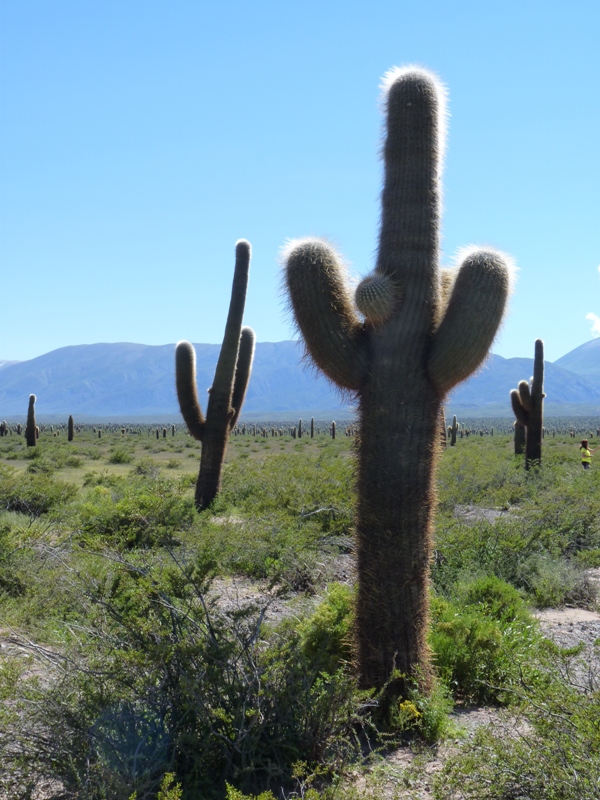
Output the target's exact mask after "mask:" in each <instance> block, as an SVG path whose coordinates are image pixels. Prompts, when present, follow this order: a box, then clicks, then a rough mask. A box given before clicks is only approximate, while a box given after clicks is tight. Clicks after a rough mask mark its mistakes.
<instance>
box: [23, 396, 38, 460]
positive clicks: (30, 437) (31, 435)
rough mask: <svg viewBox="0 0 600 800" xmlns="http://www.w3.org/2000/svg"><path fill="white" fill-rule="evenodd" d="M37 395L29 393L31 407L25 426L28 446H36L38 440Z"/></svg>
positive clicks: (28, 410)
mask: <svg viewBox="0 0 600 800" xmlns="http://www.w3.org/2000/svg"><path fill="white" fill-rule="evenodd" d="M35 399H36V398H35V395H34V394H30V395H29V408H28V409H27V425H26V426H25V442H26V443H27V447H35V444H36V440H37V437H38V435H37V425H36V424H35Z"/></svg>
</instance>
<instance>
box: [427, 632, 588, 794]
mask: <svg viewBox="0 0 600 800" xmlns="http://www.w3.org/2000/svg"><path fill="white" fill-rule="evenodd" d="M577 662H579V663H577ZM541 669H542V674H541V676H540V678H538V680H535V681H527V679H524V680H522V681H521V682H520V684H519V686H518V688H517V689H515V692H516V701H517V703H518V707H519V709H520V710H519V711H518V712H517V710H516V705H515V706H513V709H511V715H512V719H511V720H508V721H506V722H505V723H504V724H498V725H495V726H493V727H491V728H480V729H479V730H478V731H477V732H476V734H475V737H474V739H473V740H472V741H471V742H468V743H467V744H466V745H465V746H464V747H463V748H462V749H461V751H460V752H459V753H458V755H457V756H455V757H453V758H451V759H450V760H449V762H448V763H447V764H446V766H445V768H444V770H443V771H442V773H441V774H440V775H439V777H438V778H437V779H436V781H435V789H434V796H435V798H436V800H446V799H447V798H448V797H460V798H463V800H501V799H502V798H526V800H583V798H585V799H586V800H593V799H594V798H596V800H597V799H598V798H600V784H599V782H598V775H600V684H599V683H598V676H597V675H596V676H594V675H593V674H591V673H590V670H589V664H588V663H587V660H581V658H580V656H578V655H577V654H575V653H572V652H569V651H561V650H560V649H559V648H557V647H549V648H548V653H547V655H546V656H545V657H544V658H543V659H542V663H541ZM575 674H579V675H582V676H587V679H586V678H579V679H578V680H575V681H574V680H573V676H574V675H575ZM515 715H517V716H516V719H515Z"/></svg>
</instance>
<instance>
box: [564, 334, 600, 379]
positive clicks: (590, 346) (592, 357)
mask: <svg viewBox="0 0 600 800" xmlns="http://www.w3.org/2000/svg"><path fill="white" fill-rule="evenodd" d="M554 363H555V364H556V366H558V367H562V368H563V369H568V370H570V371H571V372H574V373H575V374H576V375H581V376H583V377H585V378H587V379H588V380H594V381H600V339H592V340H591V341H590V342H586V343H585V344H582V345H580V346H579V347H576V348H575V350H571V352H570V353H567V354H566V355H565V356H562V357H561V358H559V359H558V360H557V361H555V362H554Z"/></svg>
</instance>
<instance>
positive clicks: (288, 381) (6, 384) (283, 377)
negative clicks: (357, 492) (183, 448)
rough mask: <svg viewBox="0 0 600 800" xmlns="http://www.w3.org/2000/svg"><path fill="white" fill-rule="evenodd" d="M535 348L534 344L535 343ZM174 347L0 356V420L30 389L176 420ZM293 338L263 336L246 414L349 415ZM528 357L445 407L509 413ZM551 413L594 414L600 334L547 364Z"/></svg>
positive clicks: (211, 351) (98, 413)
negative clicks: (266, 338) (28, 357)
mask: <svg viewBox="0 0 600 800" xmlns="http://www.w3.org/2000/svg"><path fill="white" fill-rule="evenodd" d="M194 346H195V348H196V355H197V362H196V368H197V376H198V387H199V393H200V399H201V402H202V403H203V404H204V406H205V405H206V390H207V389H208V388H209V387H210V385H211V384H212V379H213V375H214V370H215V366H216V362H217V358H218V355H219V349H220V345H216V344H196V345H194ZM532 349H533V348H532ZM174 353H175V345H174V344H168V345H144V344H132V343H118V344H92V345H73V346H70V347H62V348H60V349H58V350H53V351H52V352H50V353H46V354H45V355H42V356H38V357H37V358H33V359H31V360H29V361H20V362H8V361H0V419H5V418H9V417H15V416H18V417H24V416H25V414H26V410H27V400H28V398H29V395H30V394H32V393H33V394H35V395H36V396H37V398H38V399H37V404H36V409H37V413H38V416H39V417H40V418H42V417H43V416H44V415H46V416H51V415H68V414H73V415H79V416H87V417H92V418H99V417H120V418H122V419H123V420H126V419H133V418H135V417H156V418H160V417H178V416H179V408H178V404H177V398H176V395H175V374H174V371H175V367H174ZM302 354H303V349H302V344H301V343H300V342H297V341H285V342H261V343H259V344H257V346H256V355H255V360H254V366H253V369H252V376H251V378H250V384H249V387H248V394H247V396H246V402H245V404H244V408H243V411H242V416H244V415H245V416H246V417H252V416H258V415H262V416H263V417H264V416H265V415H266V416H269V415H270V416H271V418H273V419H276V418H279V419H283V418H286V417H289V418H290V419H293V418H294V417H295V416H297V414H298V412H304V413H305V414H306V413H308V412H309V413H310V414H311V416H315V417H317V418H318V417H320V416H321V418H326V417H329V418H333V416H334V415H337V416H338V417H341V416H350V415H351V414H352V413H353V404H352V401H351V399H348V398H342V397H340V394H339V393H338V391H337V390H336V389H335V388H334V387H332V386H331V384H330V383H329V382H328V381H327V380H326V379H325V378H324V377H323V376H322V375H321V374H320V373H317V372H316V371H315V370H312V369H311V368H310V367H307V366H306V365H304V363H303V362H302ZM532 371H533V359H531V358H508V359H507V358H502V357H501V356H498V355H491V356H490V357H489V358H488V360H487V361H486V363H485V364H484V366H483V367H482V368H481V369H480V370H479V371H478V373H477V374H476V375H474V376H472V377H471V378H470V379H469V380H468V381H465V383H463V384H460V385H459V386H458V387H457V388H456V389H455V390H454V392H453V393H452V394H451V395H450V397H449V399H448V401H447V403H446V408H447V411H448V412H449V413H456V414H462V415H463V416H466V415H470V416H503V417H510V416H512V412H511V409H510V402H509V392H510V390H511V389H513V388H515V387H516V386H517V384H518V382H519V381H520V380H524V379H529V378H530V376H531V374H532ZM545 390H546V394H547V400H546V414H547V416H572V415H576V414H578V413H579V414H582V415H583V414H585V415H593V414H600V339H594V340H592V341H591V342H586V343H585V344H583V345H581V346H580V347H577V348H575V350H573V351H571V352H570V353H567V354H566V355H565V356H563V357H562V358H560V359H558V360H557V361H556V362H554V363H551V362H546V365H545Z"/></svg>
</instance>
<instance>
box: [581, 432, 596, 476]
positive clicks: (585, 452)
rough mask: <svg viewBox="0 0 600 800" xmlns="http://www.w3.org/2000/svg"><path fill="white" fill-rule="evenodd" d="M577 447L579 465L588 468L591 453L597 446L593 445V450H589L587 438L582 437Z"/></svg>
mask: <svg viewBox="0 0 600 800" xmlns="http://www.w3.org/2000/svg"><path fill="white" fill-rule="evenodd" d="M579 449H580V450H581V466H582V467H583V468H584V469H589V468H590V464H591V463H592V453H593V452H594V450H597V449H598V448H597V447H595V448H594V450H590V448H589V447H588V440H587V439H582V440H581V444H580V445H579Z"/></svg>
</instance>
